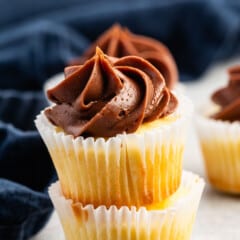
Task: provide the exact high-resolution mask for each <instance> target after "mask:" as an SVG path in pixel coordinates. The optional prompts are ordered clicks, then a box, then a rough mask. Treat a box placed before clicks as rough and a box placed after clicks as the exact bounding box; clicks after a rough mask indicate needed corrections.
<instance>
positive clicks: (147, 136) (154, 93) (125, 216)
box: [36, 48, 204, 240]
mask: <svg viewBox="0 0 240 240" xmlns="http://www.w3.org/2000/svg"><path fill="white" fill-rule="evenodd" d="M47 94H48V97H49V99H50V100H51V101H53V102H54V105H52V106H51V107H49V108H47V109H45V110H44V111H43V112H41V114H40V115H39V116H38V117H37V119H36V126H37V128H38V130H39V132H40V134H41V136H42V138H43V140H44V142H45V144H46V145H47V147H48V150H49V153H50V155H51V157H52V160H53V162H54V165H55V167H56V170H57V174H58V177H59V182H57V183H55V184H53V185H52V186H51V187H50V191H49V193H50V197H51V199H52V201H53V204H54V206H55V208H56V210H57V212H58V215H59V217H60V220H61V223H62V226H63V229H64V232H65V237H66V239H69V240H73V239H84V240H85V239H89V240H90V239H96V240H105V239H108V240H113V239H119V240H120V239H126V240H127V239H129V240H130V239H164V240H168V239H172V240H173V239H179V240H180V239H181V240H184V239H190V236H191V230H192V225H193V223H194V218H195V215H196V211H197V208H198V204H199V200H200V197H201V194H202V190H203V185H204V183H203V180H202V179H200V178H199V177H198V176H196V175H194V174H192V173H189V172H183V173H182V158H183V151H184V145H185V132H186V128H187V125H188V121H189V119H190V116H191V113H192V105H191V103H190V102H189V100H188V99H187V98H186V97H184V96H180V95H178V96H177V95H176V94H174V93H172V92H171V91H170V90H169V88H168V87H167V86H166V83H165V79H164V77H163V74H161V72H160V71H159V70H158V69H157V68H156V67H154V66H153V65H152V64H151V63H150V62H149V61H147V60H146V59H144V58H143V57H141V56H137V55H129V56H125V57H119V58H118V57H113V56H108V55H106V54H104V53H103V52H102V51H101V49H99V48H96V52H95V55H94V56H93V57H91V58H90V59H88V60H86V61H85V62H84V63H83V64H82V65H74V66H71V67H67V68H66V69H65V79H64V80H63V81H62V82H60V83H59V84H57V85H56V86H55V87H53V88H52V89H50V90H48V93H47Z"/></svg>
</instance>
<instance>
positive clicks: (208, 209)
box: [31, 59, 240, 240]
mask: <svg viewBox="0 0 240 240" xmlns="http://www.w3.org/2000/svg"><path fill="white" fill-rule="evenodd" d="M236 63H240V59H233V60H231V61H229V62H225V63H221V64H218V65H216V66H213V67H211V68H210V69H209V71H207V72H206V73H205V75H204V76H203V77H202V78H201V79H199V81H195V82H191V83H187V84H184V86H181V87H182V88H183V89H182V90H183V91H185V93H186V95H188V96H189V97H190V98H191V99H192V100H193V102H194V105H195V108H196V109H197V107H198V106H199V105H200V104H201V102H205V101H206V100H207V99H208V98H209V96H210V95H211V93H212V92H213V91H214V90H215V89H216V88H217V87H218V86H221V85H224V84H225V83H226V82H227V74H226V69H227V67H228V66H231V65H232V64H236ZM192 122H193V124H192V126H190V129H189V137H188V141H187V145H186V151H185V158H184V168H185V169H186V170H190V171H193V172H195V173H198V174H199V175H200V176H202V177H205V173H204V165H203V161H202V156H201V152H200V149H199V145H198V141H197V137H196V133H195V130H194V118H193V121H192ZM46 239H49V240H63V239H64V236H63V232H62V229H61V225H60V223H59V221H58V218H57V215H56V213H55V212H54V213H53V215H52V217H51V219H50V221H49V223H48V224H47V225H46V227H45V228H44V229H43V230H42V231H41V232H40V233H39V234H38V235H37V236H35V237H34V238H32V239H31V240H46ZM226 239H227V240H240V196H239V197H236V196H235V197H234V196H229V195H224V194H221V193H218V192H216V191H214V190H213V189H212V188H211V187H210V186H209V185H208V184H206V187H205V190H204V193H203V196H202V199H201V203H200V207H199V211H198V214H197V219H196V223H195V226H194V229H193V234H192V240H226Z"/></svg>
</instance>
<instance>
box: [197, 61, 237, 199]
mask: <svg viewBox="0 0 240 240" xmlns="http://www.w3.org/2000/svg"><path fill="white" fill-rule="evenodd" d="M228 73H229V81H228V84H227V85H226V86H225V87H223V88H220V89H219V90H217V91H216V92H214V93H213V94H212V96H211V102H210V104H208V106H204V109H203V110H202V112H201V116H199V118H198V119H197V129H198V135H199V139H200V145H201V149H202V153H203V158H204V162H205V167H206V172H207V176H208V180H209V182H210V183H211V184H212V186H214V187H215V188H216V189H218V190H220V191H223V192H228V193H235V194H240V122H239V121H240V66H235V67H232V68H230V69H229V71H228Z"/></svg>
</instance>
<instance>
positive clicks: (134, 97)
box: [45, 48, 177, 137]
mask: <svg viewBox="0 0 240 240" xmlns="http://www.w3.org/2000/svg"><path fill="white" fill-rule="evenodd" d="M65 77H66V78H65V80H63V81H62V82H61V83H59V84H58V85H57V86H55V87H54V88H52V89H50V90H48V92H47V94H48V97H49V99H50V100H51V101H53V102H55V103H56V105H54V106H53V107H52V108H49V109H47V110H46V111H45V114H46V116H47V117H48V119H49V120H50V121H51V122H52V123H53V124H55V125H56V126H59V127H61V128H63V129H64V131H65V132H66V133H68V134H71V135H73V136H74V137H77V136H80V135H81V136H85V137H87V136H93V137H112V136H115V135H116V134H119V133H123V132H127V133H131V132H134V131H135V130H137V128H138V127H139V125H140V124H142V123H143V122H147V121H152V120H154V119H157V118H161V117H163V116H166V115H168V114H170V113H172V112H173V111H174V110H175V108H176V106H177V99H176V98H175V97H174V95H173V94H172V93H171V92H170V91H169V90H168V88H167V87H166V86H165V81H164V79H163V77H162V75H161V73H160V72H159V71H158V70H157V69H156V68H155V67H153V66H152V65H151V64H150V63H149V62H148V61H146V60H144V59H143V58H140V57H137V56H126V57H123V58H112V57H108V56H107V55H104V53H103V52H102V51H101V50H100V49H99V48H97V49H96V54H95V56H94V57H92V58H91V59H90V60H88V61H87V62H86V63H85V64H84V65H78V66H70V67H67V68H66V69H65Z"/></svg>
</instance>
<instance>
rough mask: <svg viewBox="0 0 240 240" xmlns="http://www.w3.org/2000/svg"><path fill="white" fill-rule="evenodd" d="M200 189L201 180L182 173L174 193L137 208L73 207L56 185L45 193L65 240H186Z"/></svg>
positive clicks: (187, 239)
mask: <svg viewBox="0 0 240 240" xmlns="http://www.w3.org/2000/svg"><path fill="white" fill-rule="evenodd" d="M203 187H204V182H203V180H202V179H201V178H199V177H198V176H196V175H194V174H192V173H190V172H184V173H183V177H182V182H181V186H180V187H179V189H178V190H177V192H176V193H174V194H173V195H172V196H171V197H169V198H168V199H166V200H165V201H164V202H162V203H159V204H156V205H152V206H146V207H140V208H136V207H130V208H128V207H126V206H122V207H120V208H118V207H117V206H111V207H109V208H107V207H106V206H98V207H96V208H95V207H94V206H93V205H86V206H84V205H82V204H81V203H76V202H75V203H74V202H73V201H72V200H69V199H66V198H65V197H64V195H63V193H62V189H61V186H60V184H59V182H57V183H55V184H53V185H52V186H51V187H50V191H49V193H50V197H51V199H52V201H53V204H54V207H55V209H56V210H57V213H58V215H59V218H60V221H61V224H62V226H63V229H64V233H65V237H66V239H68V240H79V239H85V240H88V239H89V240H90V239H95V240H123V239H124V240H132V239H136V240H141V239H144V240H150V239H164V240H173V239H174V240H189V239H190V237H191V232H192V226H193V223H194V220H195V216H196V212H197V208H198V205H199V201H200V198H201V194H202V190H203Z"/></svg>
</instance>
